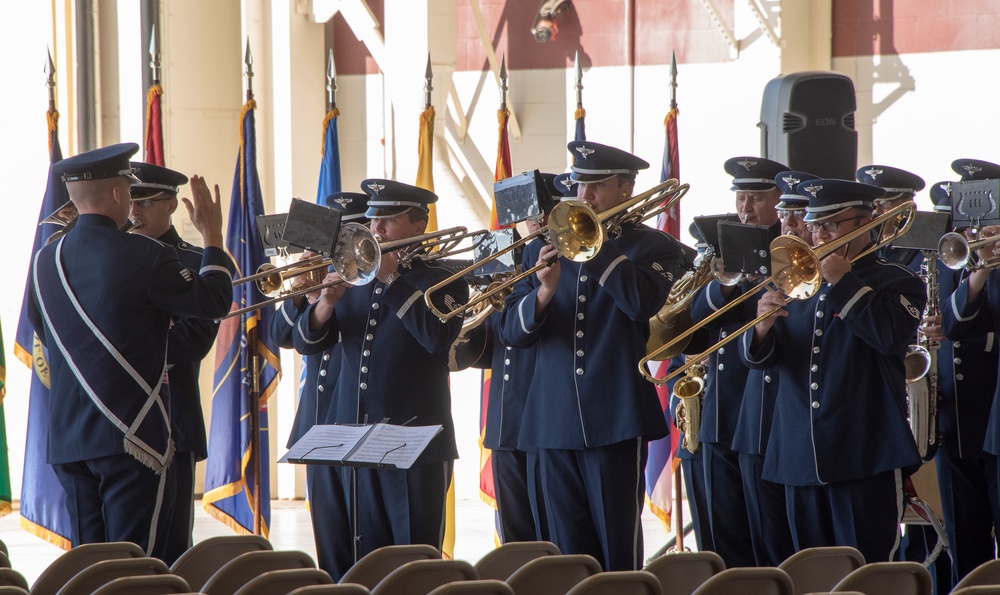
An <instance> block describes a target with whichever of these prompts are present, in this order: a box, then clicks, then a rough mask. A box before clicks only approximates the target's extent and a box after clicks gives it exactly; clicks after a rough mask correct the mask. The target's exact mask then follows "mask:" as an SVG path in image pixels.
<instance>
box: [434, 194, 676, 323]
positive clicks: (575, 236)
mask: <svg viewBox="0 0 1000 595" xmlns="http://www.w3.org/2000/svg"><path fill="white" fill-rule="evenodd" d="M689 188H690V186H689V185H688V184H679V183H678V182H677V180H676V179H674V178H671V179H669V180H666V181H664V182H661V183H660V184H658V185H656V186H653V187H652V188H650V189H649V190H647V191H645V192H643V193H641V194H637V195H636V196H633V197H632V198H630V199H629V200H627V201H625V202H623V203H621V204H619V205H617V206H614V207H611V208H610V209H607V210H605V211H601V213H600V214H598V213H595V212H594V209H592V208H591V207H590V206H588V205H587V204H586V203H583V202H581V201H579V200H564V201H562V202H560V203H559V204H557V205H556V206H555V207H553V208H552V211H551V212H550V213H549V224H548V225H547V226H545V227H542V228H541V229H539V230H537V231H535V232H533V233H530V234H528V235H526V236H524V237H523V238H521V239H520V240H518V241H516V242H514V243H512V244H511V245H510V246H507V247H506V248H504V249H503V250H500V251H498V252H495V253H493V254H491V255H490V256H489V257H487V258H484V259H482V260H480V261H479V262H475V263H473V264H472V265H470V266H469V267H467V268H465V269H462V270H461V271H458V272H457V273H455V274H454V275H452V276H451V277H448V278H447V279H445V280H444V281H441V282H440V283H438V284H437V285H434V286H433V287H431V288H429V289H428V290H427V291H426V292H424V301H425V302H426V303H427V308H428V309H430V310H431V311H432V312H434V314H435V315H437V317H438V318H440V319H441V321H442V322H447V321H448V320H450V319H451V318H454V317H455V316H459V315H463V314H464V313H465V312H466V311H469V310H472V309H473V308H476V307H478V305H479V303H480V302H483V301H486V300H490V299H493V298H494V296H496V295H497V294H500V293H501V292H507V293H509V292H510V291H511V288H512V287H513V286H514V285H515V284H516V283H517V282H518V281H520V280H522V279H526V278H528V277H530V276H531V275H534V274H535V273H536V272H538V271H539V270H541V269H543V268H545V267H547V266H550V264H551V263H547V262H546V263H542V264H538V265H535V266H534V267H532V268H530V269H528V270H526V271H524V272H522V273H520V274H518V275H515V276H513V277H511V278H510V279H507V280H505V281H504V282H502V283H498V284H496V285H495V286H493V285H492V284H491V288H490V289H488V290H487V291H485V292H483V293H481V294H479V295H478V296H476V297H474V298H471V299H470V300H469V301H468V302H467V303H466V304H464V305H462V306H459V307H458V308H455V309H454V310H451V311H450V312H442V311H441V310H440V309H438V307H437V306H435V305H434V303H433V302H432V301H431V296H432V295H433V294H434V293H436V292H438V291H440V290H441V288H443V287H445V286H447V285H448V284H450V283H453V282H455V281H456V280H457V279H460V278H462V277H465V276H466V275H469V274H471V273H472V272H473V271H475V270H476V269H477V268H479V267H481V266H482V265H483V263H485V262H489V261H491V260H495V259H497V258H499V257H500V256H503V255H504V254H506V253H508V252H510V251H512V250H516V249H518V248H520V247H522V246H524V245H526V244H527V243H528V242H530V241H531V240H533V239H535V238H536V237H543V238H545V239H546V240H547V241H548V243H550V244H552V245H553V246H555V247H556V248H557V249H558V251H559V255H560V256H562V257H563V258H568V259H570V260H572V261H574V262H584V261H587V260H590V259H591V258H593V257H594V255H595V254H597V252H598V251H599V250H600V249H601V246H602V244H603V242H604V234H603V232H602V230H601V225H606V227H607V230H608V233H609V234H611V235H613V236H618V235H620V234H621V230H622V227H624V226H625V225H626V224H633V223H639V222H642V221H645V220H646V219H649V218H651V217H654V216H656V215H659V214H660V213H662V212H665V211H667V210H668V209H670V208H672V207H673V206H674V205H675V204H677V202H678V201H680V199H681V198H683V197H684V195H685V194H687V191H688V189H689Z"/></svg>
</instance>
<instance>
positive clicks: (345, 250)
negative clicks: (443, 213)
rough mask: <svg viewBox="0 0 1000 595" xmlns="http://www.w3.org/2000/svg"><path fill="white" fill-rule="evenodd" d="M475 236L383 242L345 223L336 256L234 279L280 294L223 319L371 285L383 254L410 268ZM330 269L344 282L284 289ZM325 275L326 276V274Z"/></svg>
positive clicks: (453, 230) (456, 230)
mask: <svg viewBox="0 0 1000 595" xmlns="http://www.w3.org/2000/svg"><path fill="white" fill-rule="evenodd" d="M476 233H481V232H476ZM471 235H474V234H471V233H469V231H468V230H467V229H466V228H465V227H461V226H458V227H450V228H448V229H442V230H438V231H434V232H430V233H425V234H423V235H419V236H413V237H409V238H403V239H400V240H393V241H391V242H381V243H380V242H379V241H378V236H376V235H375V234H373V233H372V232H371V231H370V230H369V229H368V228H367V227H365V226H364V225H361V224H359V223H345V224H343V225H342V226H341V227H340V233H339V234H338V236H337V244H336V246H334V249H333V254H331V255H330V256H325V255H322V254H317V255H316V256H313V257H310V258H306V259H304V260H300V261H299V262H295V263H292V264H288V265H285V266H282V267H275V266H274V265H273V264H271V263H265V264H262V265H261V266H260V267H259V268H258V269H257V272H256V273H254V274H252V275H248V276H246V277H241V278H239V279H236V280H234V281H233V285H234V286H235V285H241V284H243V283H250V282H254V281H255V282H257V287H258V288H259V289H260V292H261V293H263V294H264V295H271V294H273V293H275V292H277V297H274V298H272V299H269V300H265V301H263V302H260V303H257V304H254V305H253V306H247V307H245V308H240V309H238V310H233V311H232V312H229V313H228V314H226V315H225V316H223V317H222V318H223V319H225V318H230V317H233V316H239V315H240V314H244V313H246V312H252V311H254V310H259V309H261V308H266V307H267V306H271V305H273V304H277V303H279V302H283V301H285V300H288V299H292V298H296V297H300V296H304V295H306V294H309V293H312V292H314V291H320V290H322V289H326V288H327V287H332V286H334V285H339V284H341V283H347V284H348V285H351V286H358V285H366V284H368V283H371V282H372V281H373V280H374V279H375V277H376V276H377V275H378V270H379V267H380V266H381V264H382V254H385V253H388V252H395V251H397V250H400V251H402V252H403V253H402V255H401V256H400V260H399V265H400V266H403V267H406V266H410V264H411V263H412V262H413V260H422V259H427V260H436V259H438V258H443V257H444V256H447V255H448V254H447V253H446V250H454V251H459V252H460V251H461V250H456V246H457V245H458V243H459V242H461V241H462V240H463V239H465V238H467V237H469V236H471ZM435 247H439V248H440V249H439V250H436V251H434V252H427V251H428V250H431V249H433V248H435ZM442 253H445V254H442ZM452 253H454V252H452ZM330 266H332V267H333V269H334V270H335V271H336V272H337V273H338V274H339V275H340V277H341V278H340V279H337V280H334V281H330V282H327V283H320V284H319V285H314V286H311V287H304V288H301V289H295V290H288V291H282V290H281V288H282V287H283V286H284V283H285V281H287V280H288V279H291V278H292V277H297V276H299V275H305V274H311V273H312V272H313V271H315V270H317V269H319V270H323V269H326V268H327V267H330ZM323 276H324V277H325V276H326V275H325V273H324V274H323ZM264 289H268V290H269V291H267V292H265V291H264Z"/></svg>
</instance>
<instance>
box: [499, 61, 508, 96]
mask: <svg viewBox="0 0 1000 595" xmlns="http://www.w3.org/2000/svg"><path fill="white" fill-rule="evenodd" d="M500 107H501V109H503V108H506V107H507V56H506V55H504V56H501V58H500Z"/></svg>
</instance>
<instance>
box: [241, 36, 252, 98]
mask: <svg viewBox="0 0 1000 595" xmlns="http://www.w3.org/2000/svg"><path fill="white" fill-rule="evenodd" d="M243 63H244V64H246V67H247V70H246V77H247V101H253V54H251V53H250V39H249V38H247V51H246V53H245V54H244V55H243Z"/></svg>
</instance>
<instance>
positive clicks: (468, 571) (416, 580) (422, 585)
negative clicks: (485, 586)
mask: <svg viewBox="0 0 1000 595" xmlns="http://www.w3.org/2000/svg"><path fill="white" fill-rule="evenodd" d="M478 578H479V575H478V574H476V569H475V568H473V567H472V564H469V563H468V562H465V561H464V560H415V561H413V562H407V563H406V564H403V565H402V566H400V567H399V568H397V569H396V570H393V571H392V572H390V573H389V574H388V575H387V576H386V577H385V578H384V579H382V580H381V581H379V584H377V585H375V588H374V589H372V595H427V593H430V592H431V591H433V590H434V589H436V588H438V587H440V586H441V585H446V584H448V583H454V582H458V581H474V580H476V579H478Z"/></svg>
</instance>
